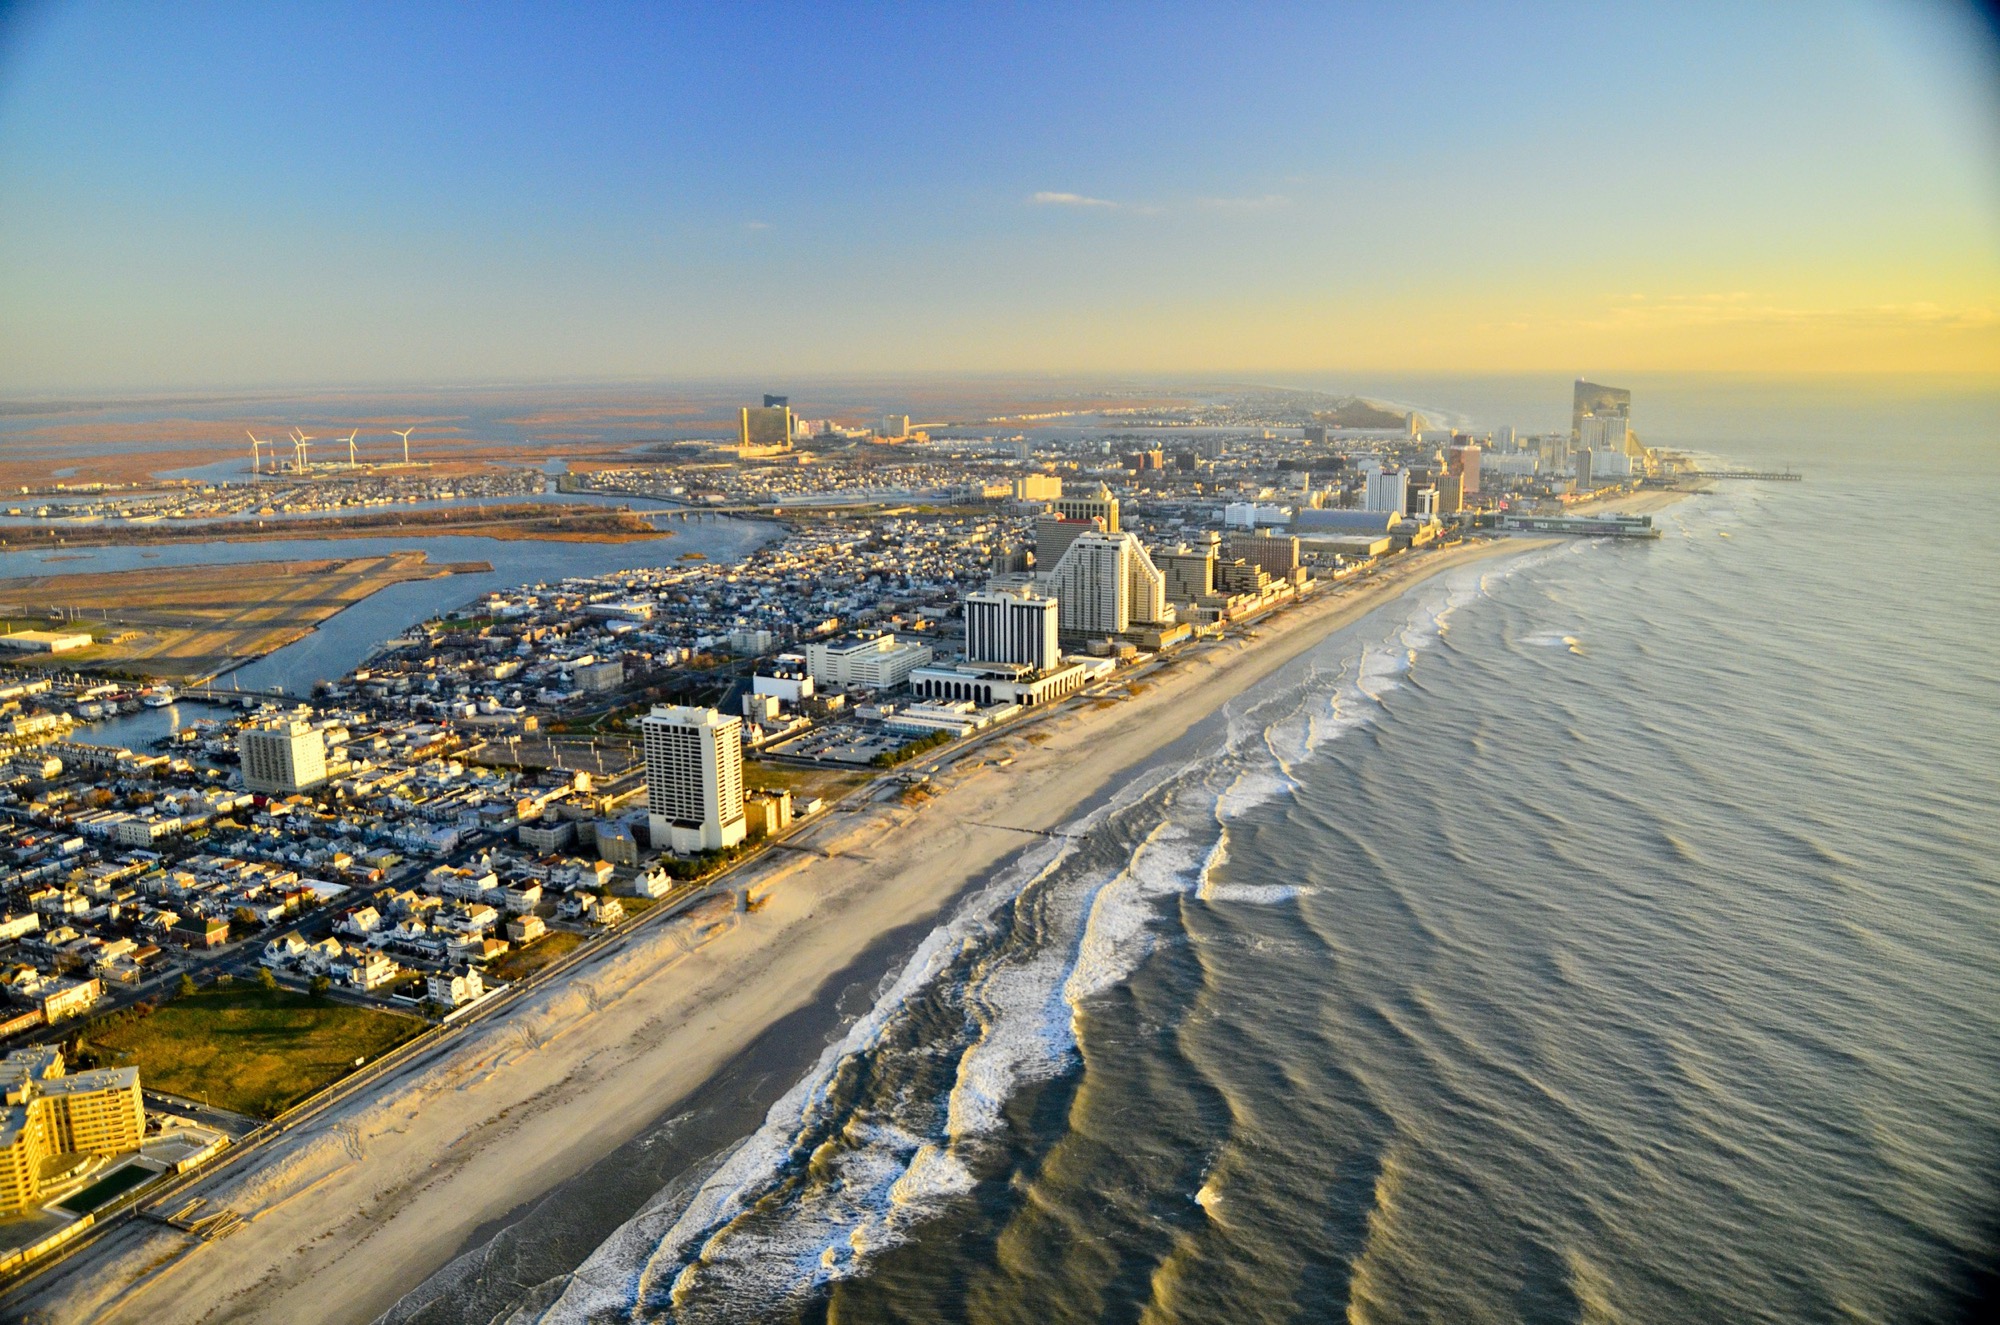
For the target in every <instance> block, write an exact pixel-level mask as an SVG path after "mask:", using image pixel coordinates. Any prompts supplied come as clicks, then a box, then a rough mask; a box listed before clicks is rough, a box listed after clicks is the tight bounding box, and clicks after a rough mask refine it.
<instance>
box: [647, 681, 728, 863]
mask: <svg viewBox="0 0 2000 1325" xmlns="http://www.w3.org/2000/svg"><path fill="white" fill-rule="evenodd" d="M639 726H640V730H641V731H642V732H643V733H644V734H645V741H646V812H647V814H646V817H647V823H648V824H649V825H650V826H651V828H652V834H653V849H654V850H656V851H657V850H659V849H661V848H663V847H670V848H672V849H673V850H674V851H677V852H680V853H682V854H683V855H685V854H689V853H692V852H696V851H720V850H722V849H724V848H725V847H733V846H735V845H736V844H737V843H738V842H741V841H742V840H743V838H744V834H745V831H746V829H745V824H744V819H743V720H742V719H741V718H726V717H724V716H723V715H722V714H720V713H718V712H716V711H715V710H714V709H703V708H688V707H682V706H680V705H664V704H663V705H658V706H656V707H655V708H654V709H653V711H652V712H651V713H649V714H647V715H646V717H645V719H644V720H643V721H642V722H641V723H640V724H639Z"/></svg>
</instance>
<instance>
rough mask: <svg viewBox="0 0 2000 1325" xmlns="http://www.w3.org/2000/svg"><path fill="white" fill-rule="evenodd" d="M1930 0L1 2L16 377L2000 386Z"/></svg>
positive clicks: (1986, 66)
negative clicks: (1788, 377)
mask: <svg viewBox="0 0 2000 1325" xmlns="http://www.w3.org/2000/svg"><path fill="white" fill-rule="evenodd" d="M1995 30H1996V29H1995V28H1994V27H1993V26H1992V25H1990V24H1988V23H1986V22H1985V21H1983V20H1982V18H1981V17H1980V15H1979V14H1978V13H1977V12H1976V11H1974V10H1972V9H1970V8H1961V7H1954V6H1953V5H1951V4H1947V3H1944V2H1943V0H1936V2H1934V3H1933V2H1929V0H1903V2H1902V3H1895V4H1876V3H1858V2H1855V0H1824V2H1823V3H1819V2H1816V3H1813V4H1810V5H1800V4H1796V3H1783V4H1761V3H1756V2H1755V0H1736V2H1734V3H1727V4H1705V3H1698V2H1697V3H1686V4H1677V5H1671V6H1642V5H1596V6H1581V5H1546V6H1536V5H1515V4H1510V5H1496V6H1489V5H1475V4H1415V5H1403V4H1390V3H1386V2H1385V3H1382V4H1379V5H1342V4H1328V3H1317V4H1301V5H1285V4H1250V3H1242V2H1240V0H1238V2H1237V3H1228V4H1216V5H1205V4H1201V3H1196V2H1192V0H1191V2H1188V3H1177V4H1175V5H1171V6H1160V5H1153V4H1110V3H1104V4H1092V3H1075V2H1074V0H1072V2H1071V3H1061V4H998V3H996V4H979V5H948V4H897V5H850V6H840V5H835V4H831V3H828V4H811V5H803V4H801V5H784V4H752V3H741V2H738V3H728V4H716V5H709V6H704V5H699V4H695V3H691V2H690V3H682V4H675V5H665V4H662V5H633V6H628V5H620V4H616V3H595V4H592V5H587V6H558V5H549V4H536V5H510V4H504V3H501V4H471V3H467V4H458V5H444V4H436V5H424V4H413V3H398V4H384V5H379V6H378V5H365V4H340V3H311V4H296V5H293V4H284V3H260V4H242V5H237V4H230V3H205V4H204V3H189V4H176V5H171V6H168V5H149V4H145V3H138V2H130V3H116V4H110V3H106V4H91V3H74V4H72V3H53V2H44V3H32V2H31V3H26V4H9V3H8V2H7V0H0V392H5V393H9V394H15V395H20V394H33V393H38V392H39V393H47V392H57V393H61V392H80V391H93V390H124V389H196V388H201V389H207V388H216V387H233V386H261V385H273V384H285V385H313V384H328V385H334V384H375V383H381V384H402V383H422V382H434V383H459V382H488V381H545V380H567V379H614V378H645V379H673V378H695V377H703V376H714V375H729V374H766V375H785V374H800V373H843V372H896V373H932V372H936V373H1006V372H1053V373H1116V374H1189V373H1195V374H1200V373H1226V374H1256V373H1270V374H1277V373H1287V374H1299V373H1335V372H1341V371H1363V372H1471V373H1484V372H1529V371H1532V372H1554V371H1560V372H1564V373H1589V374H1597V375H1608V374H1615V373H1618V372H1646V371H1674V372H1683V371H1731V372H1749V373H1771V374H1810V373H1878V374H1917V373H1955V374H1963V375H1970V376H1974V377H1995V376H2000V57H1996V46H1995V42H1994V32H1995Z"/></svg>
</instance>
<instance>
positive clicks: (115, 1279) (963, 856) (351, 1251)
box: [7, 539, 1543, 1323]
mask: <svg viewBox="0 0 2000 1325" xmlns="http://www.w3.org/2000/svg"><path fill="white" fill-rule="evenodd" d="M1542 542H1543V540H1528V539H1514V540H1500V541H1493V542H1477V543H1473V544H1469V545H1465V546H1460V547H1454V548H1450V549H1445V550H1437V551H1425V552H1420V553H1415V554H1411V555H1407V556H1403V557H1398V558H1396V559H1394V560H1393V561H1392V562H1391V563H1389V564H1388V565H1387V566H1385V567H1384V568H1383V569H1382V570H1380V571H1379V572H1377V573H1376V574H1374V575H1373V576H1371V577H1369V578H1368V579H1367V580H1366V581H1365V582H1362V583H1357V584H1352V585H1347V586H1343V587H1341V588H1339V589H1336V590H1333V591H1331V592H1327V593H1323V594H1321V595H1320V596H1318V597H1317V598H1315V599H1314V600H1312V601H1310V602H1308V603H1305V604H1302V605H1300V606H1298V607H1296V608H1293V609H1290V610H1288V611H1285V612H1282V613H1280V614H1277V615H1274V616H1273V617H1271V618H1267V619H1266V620H1265V621H1263V622H1261V623H1259V624H1258V625H1257V626H1256V627H1254V634H1255V637H1256V638H1255V639H1254V641H1246V640H1242V639H1234V640H1229V641H1224V642H1221V643H1216V644H1206V645H1202V646H1199V647H1198V648H1196V649H1194V650H1191V651H1190V652H1189V653H1188V654H1187V655H1185V656H1184V657H1183V658H1182V659H1181V660H1180V661H1178V662H1177V663H1176V664H1175V665H1174V666H1172V667H1170V668H1167V669H1164V670H1162V671H1160V672H1158V673H1156V674H1154V675H1153V676H1151V677H1149V678H1148V684H1147V685H1145V686H1144V687H1143V688H1141V692H1140V693H1139V694H1137V695H1136V696H1135V697H1133V698H1130V699H1126V700H1121V701H1119V702H1115V703H1101V704H1100V703H1092V702H1085V703H1082V704H1077V705H1072V706H1071V707H1070V708H1068V709H1066V710H1063V711H1061V712H1058V713H1054V714H1051V715H1050V716H1048V717H1046V718H1043V719H1041V720H1039V721H1036V722H1034V723H1033V724H1032V725H1025V726H1023V727H1021V728H1019V729H1017V730H1015V731H1014V732H1013V733H1012V734H1010V735H1007V736H1005V737H1003V738H1000V739H996V740H994V741H989V742H988V743H986V744H985V745H984V746H983V747H980V748H979V749H977V750H976V751H974V752H972V753H970V754H969V755H968V756H967V757H966V758H964V759H963V760H962V761H961V765H960V766H958V767H948V768H946V769H945V770H944V771H943V772H941V773H940V774H939V776H938V778H937V780H936V788H935V790H936V793H937V794H936V795H934V796H933V797H931V798H930V799H928V800H927V801H926V802H924V803H922V804H910V803H906V802H904V801H902V800H901V799H900V798H898V797H896V796H895V795H894V794H893V793H891V794H890V795H889V796H888V797H887V798H886V799H883V800H878V801H873V802H869V803H861V804H853V803H851V808H850V807H842V808H841V809H839V810H837V811H835V812H832V813H831V814H830V815H829V817H828V819H827V820H826V821H825V822H824V823H823V824H822V825H820V826H819V827H817V828H816V829H814V830H813V831H812V833H811V835H810V836H809V837H807V838H805V839H794V840H804V841H808V842H810V843H811V845H813V846H815V847H818V848H821V849H824V850H826V851H828V852H829V853H831V858H821V857H817V856H813V855H809V854H807V853H803V852H791V851H785V852H771V853H768V855H767V856H766V857H765V858H764V859H763V860H761V861H760V862H759V863H758V864H757V865H756V866H755V867H753V871H752V872H751V874H750V877H752V878H754V880H755V884H754V891H753V896H755V897H757V898H758V899H760V905H758V906H756V907H755V908H754V909H752V910H751V911H749V912H748V913H747V914H738V913H737V912H735V910H734V909H733V908H732V907H731V905H730V904H729V903H728V902H727V901H726V900H718V901H717V902H714V903H711V904H708V905H705V906H704V907H702V908H698V909H697V910H696V911H695V912H694V913H691V914H690V915H689V916H688V917H686V918H682V919H677V920H675V921H673V922H671V923H669V924H666V925H661V926H655V927H653V928H651V929H649V930H647V931H644V932H642V933H640V934H637V935H633V936H630V937H629V938H628V939H627V940H626V941H625V942H623V943H622V944H620V945H619V946H617V947H616V948H614V949H613V950H612V951H610V952H609V953H607V954H606V955H604V956H603V957H601V958H599V959H597V960H594V961H592V962H589V963H586V964H585V965H584V966H583V967H581V968H579V969H578V970H577V971H576V972H574V973H573V974H572V975H571V976H570V977H569V978H567V979H565V980H563V981H561V982H559V983H557V984H555V985H553V986H552V987H550V988H548V989H545V990H542V991H539V992H538V993H537V994H535V995H534V996H533V997H531V998H529V999H527V1000H524V1001H523V1003H522V1004H520V1005H519V1006H517V1007H515V1008H513V1009H510V1010H508V1011H507V1012H505V1013H503V1014H502V1015H499V1016H496V1017H494V1018H493V1019H492V1020H491V1021H490V1022H486V1023H482V1024H480V1025H479V1026H477V1027H476V1028H474V1029H473V1030H472V1031H470V1032H469V1033H468V1034H467V1035H466V1037H465V1038H464V1039H462V1040H460V1041H458V1042H455V1043H454V1044H453V1046H452V1048H451V1049H450V1051H449V1052H448V1053H447V1054H444V1055H441V1056H440V1059H439V1061H435V1062H431V1063H427V1064H422V1065H419V1066H416V1067H412V1068H410V1069H407V1070H405V1071H404V1072H403V1073H401V1074H399V1075H395V1076H392V1077H390V1078H389V1079H387V1080H385V1081H384V1082H383V1083H382V1085H381V1087H380V1089H379V1090H378V1091H375V1092H371V1093H370V1094H369V1095H368V1097H367V1098H366V1099H365V1100H358V1101H355V1102H352V1103H349V1104H346V1105H343V1106H341V1107H340V1108H338V1109H335V1110H333V1111H332V1112H330V1113H329V1114H328V1115H326V1116H324V1117H321V1118H318V1119H315V1120H313V1121H312V1122H310V1123H308V1124H306V1125H304V1126H302V1127H301V1128H300V1129H299V1132H298V1134H297V1135H296V1136H294V1137H290V1138H287V1139H285V1140H284V1141H282V1142H280V1143H279V1144H277V1145H276V1146H275V1147H274V1148H273V1149H272V1151H271V1153H270V1154H269V1156H268V1157H267V1158H266V1159H265V1160H264V1161H263V1162H262V1163H261V1164H259V1165H257V1166H256V1167H255V1168H253V1169H251V1170H249V1171H247V1172H245V1173H242V1174H229V1175H224V1176H223V1177H220V1178H218V1179H217V1180H215V1181H214V1182H213V1183H212V1184H211V1185H210V1187H208V1188H204V1189H201V1191H200V1194H203V1195H206V1196H208V1197H209V1199H210V1200H211V1201H213V1202H215V1203H216V1204H218V1205H221V1206H225V1207H228V1208H230V1209H233V1210H236V1211H237V1212H239V1213H240V1214H241V1215H242V1216H243V1217H244V1219H245V1221H246V1222H245V1224H244V1226H243V1227H242V1228H241V1229H240V1230H239V1231H237V1232H236V1233H234V1234H233V1235H232V1236H230V1237H228V1238H226V1239H223V1240H221V1241H218V1242H215V1243H211V1244H203V1243H195V1242H192V1241H190V1240H189V1239H188V1238H187V1237H185V1236H184V1235H182V1234H180V1233H177V1232H173V1231H171V1230H167V1229H164V1228H162V1227H160V1226H159V1225H157V1224H149V1223H144V1222H139V1221H134V1222H133V1223H131V1224H129V1225H127V1226H126V1227H124V1228H121V1229H119V1230H117V1231H116V1232H115V1233H114V1234H112V1235H110V1236H109V1237H107V1239H106V1240H105V1242H104V1243H103V1244H101V1245H100V1246H98V1247H95V1248H92V1249H91V1250H89V1251H88V1252H86V1253H84V1254H82V1255H80V1256H78V1257H77V1258H75V1260H74V1261H73V1262H71V1263H69V1264H65V1265H63V1266H61V1267H59V1268H57V1269H56V1270H54V1271H52V1272H50V1274H48V1275H47V1276H45V1278H44V1279H43V1280H42V1281H40V1282H38V1283H36V1284H34V1285H32V1286H31V1290H30V1292H29V1293H28V1295H27V1296H26V1297H25V1298H24V1299H23V1300H17V1301H14V1302H12V1303H9V1304H8V1306H7V1309H8V1311H9V1312H10V1314H17V1313H22V1312H26V1313H28V1318H29V1319H33V1320H46V1321H82V1320H94V1321H134V1322H136V1321H146V1322H160V1323H165V1322H182V1321H246V1320H258V1321H368V1320H372V1319H374V1318H375V1317H376V1316H378V1315H380V1314H381V1313H382V1312H383V1311H385V1310H387V1309H388V1308H389V1307H390V1306H391V1305H393V1304H394V1303H395V1302H396V1301H397V1299H398V1298H400V1297H401V1296H402V1295H403V1294H404V1293H406V1292H408V1291H409V1290H410V1289H412V1288H414V1287H416V1286H417V1285H418V1284H419V1283H421V1282H422V1281H423V1280H424V1279H425V1278H426V1277H427V1276H429V1275H430V1274H431V1273H432V1272H434V1271H436V1270H437V1269H439V1268H440V1267H441V1266H443V1265H444V1264H446V1263H447V1262H448V1261H450V1260H451V1259H452V1258H453V1257H454V1256H455V1255H457V1254H458V1253H459V1252H460V1251H461V1250H463V1249H464V1247H465V1246H466V1244H467V1241H468V1239H469V1238H471V1237H472V1236H473V1235H474V1234H475V1233H476V1232H477V1231H479V1230H481V1229H482V1228H485V1229H488V1230H489V1231H490V1227H491V1226H492V1225H494V1224H495V1222H496V1221H500V1220H503V1219H504V1218H506V1217H507V1216H508V1215H509V1214H510V1213H511V1212H514V1211H517V1210H518V1209H520V1208H521V1207H522V1205H523V1204H524V1203H526V1202H529V1201H532V1200H534V1199H536V1198H537V1197H539V1196H541V1195H542V1194H544V1193H546V1192H548V1191H550V1190H552V1189H554V1188H556V1187H557V1186H558V1185H560V1184H561V1183H562V1182H563V1181H564V1180H565V1179H567V1178H569V1177H570V1176H572V1175H574V1174H576V1173H578V1172H580V1171H582V1170H583V1169H584V1168H586V1167H587V1166H589V1165H590V1164H591V1163H593V1162H594V1161H596V1160H598V1159H599V1158H601V1157H603V1156H604V1155H606V1154H608V1153H609V1152H610V1151H611V1150H613V1149H614V1148H615V1147H617V1146H619V1145H620V1144H622V1143H624V1142H625V1141H627V1140H628V1139H629V1138H631V1137H632V1136H633V1135H635V1134H636V1133H637V1132H638V1131H639V1130H640V1129H641V1128H643V1127H645V1126H647V1125H648V1124H649V1123H651V1122H652V1121H653V1120H655V1119H657V1118H659V1117H660V1116H661V1115H662V1114H663V1113H664V1112H665V1111H666V1110H667V1109H668V1108H669V1106H671V1105H673V1104H674V1103H675V1102H676V1101H677V1100H681V1099H683V1098H685V1097H687V1096H688V1095H690V1094H691V1093H692V1092H694V1091H695V1090H696V1089H697V1088H698V1087H699V1086H700V1085H701V1084H702V1083H703V1082H704V1081H705V1080H706V1079H708V1078H709V1077H710V1076H711V1075H712V1074H714V1073H715V1072H716V1071H717V1070H718V1069H719V1068H720V1067H722V1066H723V1065H724V1064H726V1063H728V1062H729V1061H730V1060H731V1059H732V1057H734V1056H735V1055H737V1054H739V1053H740V1052H742V1051H743V1049H744V1048H745V1046H746V1045H748V1044H750V1043H751V1042H752V1041H754V1040H755V1039H756V1038H757V1036H758V1035H759V1034H760V1033H761V1032H762V1031H763V1030H764V1028H766V1027H768V1026H770V1025H772V1024H773V1023H774V1022H776V1021H777V1020H778V1019H780V1018H781V1017H784V1016H785V1015H786V1014H788V1013H790V1012H792V1011H794V1010H796V1009H798V1008H800V1007H801V1006H803V1005H805V1004H806V1003H807V1002H808V1000H812V999H814V998H815V997H820V996H823V991H824V990H825V989H826V987H827V985H828V982H829V980H830V979H831V978H832V977H833V976H835V975H836V974H838V973H839V972H841V971H842V970H844V969H845V968H847V966H848V965H849V964H850V963H852V962H853V961H854V960H855V958H856V957H857V956H858V955H859V954H861V953H862V952H863V951H864V950H866V949H867V948H868V947H869V945H870V943H871V942H872V941H874V940H875V939H876V938H877V937H878V936H880V935H883V934H885V933H887V932H889V931H891V930H894V929H896V928H898V927H900V926H905V925H909V924H912V923H917V922H924V921H927V920H929V919H930V918H931V917H935V916H937V915H938V914H939V912H940V911H941V910H943V909H944V908H945V907H946V906H948V905H949V904H950V902H951V901H952V900H953V899H954V898H955V897H957V896H958V895H959V894H960V893H961V892H962V891H963V890H964V889H965V888H967V887H968V886H969V885H970V884H971V883H973V882H974V881H976V880H978V879H979V878H981V877H983V876H984V875H986V874H987V873H988V872H989V871H990V870H992V869H993V868H994V867H996V866H997V865H999V864H1001V863H1002V862H1004V861H1005V860H1006V859H1007V858H1009V857H1011V856H1012V855H1014V854H1016V853H1017V852H1019V851H1020V850H1022V849H1023V847H1024V845H1025V844H1027V843H1029V842H1031V841H1032V840H1033V839H1032V838H1029V837H1026V836H1024V835H1023V834H1021V833H1018V832H1009V831H1004V830H1002V829H997V828H993V827H982V826H978V825H977V824H974V823H972V822H969V821H984V822H985V823H987V824H1005V825H1010V826H1013V827H1017V828H1050V827H1055V826H1057V825H1060V824H1062V823H1063V822H1065V821H1066V820H1068V819H1070V818H1071V817H1072V816H1073V815H1074V814H1075V813H1076V811H1077V809H1078V807H1080V806H1082V805H1084V804H1085V803H1087V802H1089V801H1090V800H1092V799H1093V798H1094V797H1096V796H1098V795H1100V794H1102V793H1104V792H1106V791H1107V790H1110V789H1113V788H1115V787H1116V786H1118V785H1122V783H1123V782H1124V781H1125V780H1126V779H1127V778H1128V777H1129V776H1130V775H1131V774H1132V772H1133V771H1134V770H1136V769H1138V768H1139V767H1141V766H1142V765H1144V764H1145V763H1146V762H1147V761H1148V760H1149V759H1151V758H1152V757H1153V756H1154V755H1155V754H1157V753H1158V752H1159V751H1160V750H1161V749H1163V748H1164V747H1166V746H1168V745H1170V744H1171V743H1173V742H1174V741H1175V740H1177V739H1179V738H1180V737H1181V736H1182V735H1183V734H1184V733H1185V732H1186V731H1187V730H1188V729H1189V727H1190V726H1191V725H1192V724H1194V723H1195V722H1197V721H1199V720H1201V719H1202V718H1204V717H1206V716H1208V715H1209V714H1211V713H1213V712H1214V711H1215V710H1216V709H1218V708H1219V707H1221V705H1222V704H1223V703H1224V702H1226V701H1227V700H1228V699H1229V698H1230V697H1232V696H1234V695H1236V694H1238V693H1240V692H1241V691H1243V690H1244V689H1245V688H1246V687H1248V686H1250V685H1251V684H1253V683H1254V682H1256V681H1257V680H1259V679H1260V678H1262V677H1264V676H1266V675H1268V674H1270V673H1271V672H1273V671H1274V670H1276V669H1277V668H1279V667H1281V666H1282V665H1283V664H1284V663H1286V662H1287V661H1289V660H1290V659H1292V658H1294V657H1296V656H1298V655H1299V654H1300V653H1302V652H1303V651H1305V650H1306V649H1308V648H1310V647H1311V646H1312V645H1314V644H1316V643H1317V642H1318V641H1320V640H1321V639H1323V638H1324V637H1325V636H1326V635H1328V634H1329V633H1331V632H1332V631H1334V630H1336V629H1339V628H1340V627H1342V626H1344V625H1347V624H1348V623H1350V622H1352V621H1354V620H1356V619H1357V618H1359V617H1360V616H1362V615H1364V614H1365V613H1367V612H1369V611H1371V610H1373V609H1375V608H1377V607H1380V606H1382V605H1383V604H1384V603H1385V602H1387V601H1389V600H1390V599H1392V598H1394V597H1396V596H1397V595H1400V594H1401V593H1403V592H1405V591H1407V590H1408V589H1409V588H1410V587H1412V586H1414V585H1416V584H1418V583H1421V582H1422V581H1423V580H1425V579H1428V578H1430V577H1431V576H1434V575H1436V574H1438V573H1439V572H1441V571H1445V570H1448V569H1451V568H1453V567H1456V566H1462V565H1465V564H1467V563H1469V562H1473V561H1477V560H1480V559H1482V558H1487V557H1494V556H1500V555H1506V554H1509V553H1513V552H1518V551H1524V550H1526V549H1528V548H1530V547H1534V546H1538V545H1540V544H1541V543H1542ZM1008 756H1012V759H1013V762H1012V763H1011V765H1009V766H1007V767H1004V768H998V767H995V766H994V765H993V763H992V761H993V760H996V759H1003V758H1007V757H1008ZM745 1130H746V1131H748V1130H750V1126H746V1128H745Z"/></svg>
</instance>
